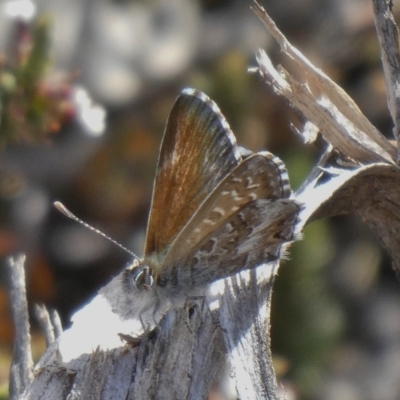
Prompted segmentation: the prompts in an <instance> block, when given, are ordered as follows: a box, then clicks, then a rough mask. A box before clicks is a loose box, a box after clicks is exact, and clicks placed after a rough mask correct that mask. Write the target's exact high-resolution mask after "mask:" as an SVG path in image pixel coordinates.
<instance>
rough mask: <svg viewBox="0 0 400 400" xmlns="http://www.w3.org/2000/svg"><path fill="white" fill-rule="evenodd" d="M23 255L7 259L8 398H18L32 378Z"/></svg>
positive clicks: (11, 399)
mask: <svg viewBox="0 0 400 400" xmlns="http://www.w3.org/2000/svg"><path fill="white" fill-rule="evenodd" d="M24 263H25V256H22V255H20V256H18V257H15V258H11V259H9V260H8V263H7V265H8V271H9V276H10V284H9V288H10V290H9V292H10V306H11V312H12V316H13V320H14V325H15V339H14V353H13V359H12V363H11V368H10V384H9V393H10V400H14V399H18V398H19V397H20V396H21V394H22V393H23V392H24V390H25V389H26V388H27V386H28V385H29V384H30V383H31V381H32V379H33V373H32V372H33V359H32V351H31V336H30V331H29V314H28V302H27V299H26V287H25V270H24Z"/></svg>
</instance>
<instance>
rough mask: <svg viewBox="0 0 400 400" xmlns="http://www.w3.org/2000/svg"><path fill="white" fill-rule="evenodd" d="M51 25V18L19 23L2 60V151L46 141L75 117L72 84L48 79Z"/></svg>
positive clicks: (0, 111) (0, 125)
mask: <svg viewBox="0 0 400 400" xmlns="http://www.w3.org/2000/svg"><path fill="white" fill-rule="evenodd" d="M51 25H52V23H51V18H50V17H49V16H42V17H40V18H38V19H37V20H36V21H35V22H34V23H33V24H32V26H31V25H28V24H26V23H24V22H21V21H18V22H16V23H15V26H14V32H13V37H12V39H11V43H10V45H9V46H8V47H9V48H10V53H11V54H6V55H4V56H3V57H2V58H1V59H0V148H2V147H4V146H5V145H6V144H7V143H10V142H11V143H21V142H29V143H32V142H40V141H43V140H44V139H46V137H47V136H48V134H49V133H53V132H56V131H58V130H59V128H60V126H61V124H62V123H63V122H65V121H67V120H68V119H70V118H71V117H72V116H73V114H74V110H73V105H72V103H71V100H70V88H69V82H64V81H65V78H64V79H63V81H61V82H60V81H58V82H57V81H54V79H53V80H51V79H50V77H49V70H50V67H51V58H50V43H51V42H50V35H51Z"/></svg>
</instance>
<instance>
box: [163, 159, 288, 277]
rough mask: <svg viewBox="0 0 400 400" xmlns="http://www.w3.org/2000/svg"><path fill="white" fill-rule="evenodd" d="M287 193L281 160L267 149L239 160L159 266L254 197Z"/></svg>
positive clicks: (189, 247)
mask: <svg viewBox="0 0 400 400" xmlns="http://www.w3.org/2000/svg"><path fill="white" fill-rule="evenodd" d="M290 194H291V190H290V187H289V182H288V176H287V172H286V169H285V167H284V165H283V163H282V162H281V161H280V160H279V159H278V158H277V157H275V156H274V155H272V154H271V153H268V152H262V153H257V154H253V155H252V156H250V157H248V158H246V159H245V160H243V161H242V162H241V163H240V164H239V165H238V166H237V167H236V168H235V169H234V170H233V171H232V172H231V173H229V174H228V175H227V176H226V177H225V179H223V180H222V182H221V183H220V184H219V185H218V186H217V187H216V188H215V190H214V191H213V192H212V193H211V194H210V195H209V196H208V197H207V199H206V200H205V201H204V203H203V204H202V205H201V206H200V208H199V209H198V210H197V211H196V213H195V214H194V216H193V217H192V218H191V220H190V221H189V222H188V224H187V225H186V226H185V227H184V228H183V229H182V231H181V232H180V233H179V235H178V236H177V238H176V240H175V241H174V242H173V244H172V246H171V248H170V250H169V251H168V253H167V256H166V257H165V259H164V261H163V265H162V266H161V267H162V269H167V270H168V268H169V267H170V266H172V265H173V263H174V260H179V259H183V258H184V257H186V256H187V255H188V253H192V251H193V249H194V248H195V247H196V246H197V245H198V243H199V242H200V241H201V240H202V239H204V238H205V237H206V236H208V235H209V234H210V233H211V232H213V231H214V230H215V229H216V228H218V226H219V225H221V224H222V223H223V222H224V221H225V220H228V219H229V217H230V216H231V215H232V214H234V213H235V212H236V211H237V210H239V209H240V208H242V207H243V206H244V205H246V204H247V203H249V202H251V201H254V200H256V199H271V200H276V199H281V198H287V197H289V196H290Z"/></svg>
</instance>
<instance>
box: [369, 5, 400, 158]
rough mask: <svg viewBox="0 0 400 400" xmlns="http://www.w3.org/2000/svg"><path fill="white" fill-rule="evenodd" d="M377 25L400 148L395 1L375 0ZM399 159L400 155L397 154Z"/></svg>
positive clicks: (399, 59)
mask: <svg viewBox="0 0 400 400" xmlns="http://www.w3.org/2000/svg"><path fill="white" fill-rule="evenodd" d="M373 5H374V7H373V8H374V17H375V27H376V32H377V35H378V40H379V45H380V48H381V54H382V65H383V72H384V76H385V83H386V94H387V100H388V106H389V111H390V115H391V116H392V120H393V122H394V129H393V133H394V137H395V138H396V140H397V148H400V146H399V145H400V96H399V94H398V92H399V88H400V55H399V30H398V29H397V25H396V22H395V20H394V16H393V12H392V8H393V2H392V1H391V0H390V1H388V0H387V1H382V0H373ZM397 161H399V155H398V156H397Z"/></svg>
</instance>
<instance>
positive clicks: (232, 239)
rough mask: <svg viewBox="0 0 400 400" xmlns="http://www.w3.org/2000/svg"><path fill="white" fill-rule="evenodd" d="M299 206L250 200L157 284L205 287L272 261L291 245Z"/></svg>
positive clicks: (163, 272)
mask: <svg viewBox="0 0 400 400" xmlns="http://www.w3.org/2000/svg"><path fill="white" fill-rule="evenodd" d="M299 210H300V205H299V204H298V203H296V202H295V201H293V200H291V199H280V200H272V201H271V200H266V199H258V200H254V201H252V202H250V203H248V204H246V205H245V206H243V207H242V208H241V209H240V210H238V211H236V212H235V213H234V214H233V215H231V216H230V218H229V219H228V220H227V221H225V222H224V223H223V224H221V225H220V226H218V227H217V228H216V229H215V230H214V231H213V232H211V233H210V234H209V235H208V236H207V237H205V238H204V239H203V240H202V241H201V242H200V243H198V245H197V246H196V247H195V248H193V249H192V252H191V253H190V254H188V255H187V257H186V258H183V259H180V260H175V262H174V263H173V264H172V265H170V266H169V268H168V269H162V270H161V271H160V275H159V277H157V279H158V281H159V282H160V284H161V285H163V283H165V284H168V285H171V286H173V287H176V288H177V289H179V288H186V289H190V288H194V287H201V286H204V285H207V284H209V283H211V282H214V281H215V280H217V279H222V278H227V277H229V276H231V275H233V274H235V273H237V272H240V271H243V270H246V269H250V268H254V267H256V266H258V265H261V264H262V263H265V262H268V261H271V260H272V259H276V258H277V257H278V256H279V248H280V245H282V244H283V243H285V242H289V241H292V240H293V239H294V236H295V231H294V229H295V226H296V222H297V218H298V213H299Z"/></svg>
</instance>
